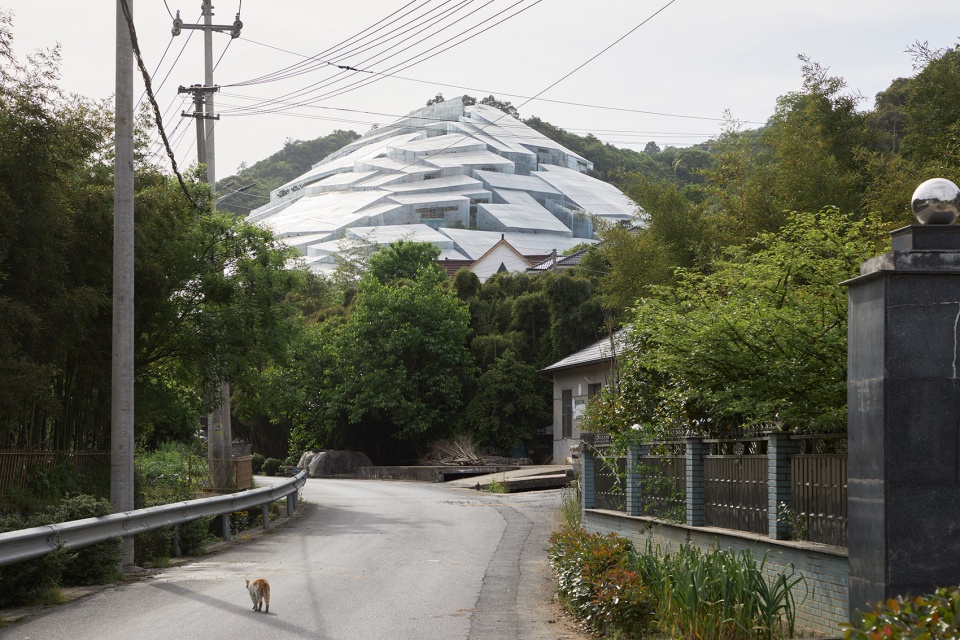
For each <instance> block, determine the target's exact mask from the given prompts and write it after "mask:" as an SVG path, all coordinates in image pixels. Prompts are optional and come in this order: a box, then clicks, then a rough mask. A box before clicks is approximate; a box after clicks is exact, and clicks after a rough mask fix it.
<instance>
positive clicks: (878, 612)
mask: <svg viewBox="0 0 960 640" xmlns="http://www.w3.org/2000/svg"><path fill="white" fill-rule="evenodd" d="M843 637H844V638H846V639H847V640H874V639H877V640H880V639H882V640H887V639H888V638H889V639H891V640H900V639H901V638H923V639H924V640H946V639H948V638H951V639H953V638H958V637H960V587H943V588H940V589H937V591H936V592H934V593H933V594H930V595H924V596H915V597H910V598H904V597H902V596H901V597H898V598H896V599H888V600H887V601H886V602H885V603H883V604H881V605H879V606H878V607H877V608H876V609H874V610H873V611H872V612H870V613H863V614H860V620H859V621H858V622H857V624H854V625H849V626H848V627H847V628H846V630H845V631H844V634H843Z"/></svg>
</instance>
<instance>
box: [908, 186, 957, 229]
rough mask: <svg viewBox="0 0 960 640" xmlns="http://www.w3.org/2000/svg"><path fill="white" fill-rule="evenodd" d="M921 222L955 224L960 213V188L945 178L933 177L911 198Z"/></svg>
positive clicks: (911, 204) (912, 205) (911, 205)
mask: <svg viewBox="0 0 960 640" xmlns="http://www.w3.org/2000/svg"><path fill="white" fill-rule="evenodd" d="M910 207H911V208H912V209H913V215H915V216H917V220H919V221H920V224H953V222H954V221H955V220H956V219H957V215H958V214H960V188H958V187H957V185H955V184H954V183H952V182H950V181H949V180H946V179H944V178H931V179H930V180H927V181H926V182H924V183H922V184H921V185H920V186H919V187H917V189H916V191H914V192H913V197H912V198H911V199H910Z"/></svg>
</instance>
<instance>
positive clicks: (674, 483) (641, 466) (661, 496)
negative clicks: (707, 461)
mask: <svg viewBox="0 0 960 640" xmlns="http://www.w3.org/2000/svg"><path fill="white" fill-rule="evenodd" d="M666 446H667V449H666V450H664V451H663V452H662V453H660V454H649V455H645V456H638V457H637V473H638V474H639V475H640V478H641V480H640V487H641V488H640V497H641V498H640V499H641V503H640V508H641V509H642V511H643V515H646V516H651V517H654V518H664V519H667V520H679V521H681V522H682V521H683V520H685V506H686V502H687V462H686V458H685V456H684V455H683V444H682V443H678V444H670V445H666Z"/></svg>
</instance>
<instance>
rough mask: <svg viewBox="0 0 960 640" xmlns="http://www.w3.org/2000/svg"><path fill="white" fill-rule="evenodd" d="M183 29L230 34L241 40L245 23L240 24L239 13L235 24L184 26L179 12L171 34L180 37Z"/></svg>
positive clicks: (174, 20)
mask: <svg viewBox="0 0 960 640" xmlns="http://www.w3.org/2000/svg"><path fill="white" fill-rule="evenodd" d="M183 29H207V30H210V31H216V32H218V33H229V34H230V37H231V38H239V37H240V30H241V29H243V23H242V22H240V14H239V13H238V14H237V19H236V20H234V21H233V24H211V25H205V24H184V23H183V20H181V19H180V12H179V11H177V17H176V18H174V19H173V29H171V30H170V33H172V34H173V35H175V36H178V35H180V32H181V31H182V30H183Z"/></svg>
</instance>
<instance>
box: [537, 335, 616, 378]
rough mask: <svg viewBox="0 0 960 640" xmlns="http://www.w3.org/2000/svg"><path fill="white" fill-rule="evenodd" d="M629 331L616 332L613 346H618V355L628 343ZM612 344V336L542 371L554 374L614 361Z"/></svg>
mask: <svg viewBox="0 0 960 640" xmlns="http://www.w3.org/2000/svg"><path fill="white" fill-rule="evenodd" d="M629 330H630V328H629V327H624V328H623V329H620V330H618V331H614V333H613V344H614V345H615V346H616V350H617V353H619V352H620V350H621V349H622V348H623V345H624V343H625V342H626V337H627V332H628V331H629ZM610 343H611V339H610V336H607V337H606V338H604V339H603V340H600V341H598V342H595V343H594V344H592V345H590V346H589V347H584V348H583V349H580V351H577V352H576V353H574V354H571V355H569V356H567V357H566V358H564V359H563V360H558V361H557V362H554V363H553V364H551V365H550V366H549V367H544V368H543V369H541V371H542V372H543V373H553V372H556V371H561V370H563V369H572V368H573V367H582V366H584V365H588V364H597V363H598V362H606V361H608V360H612V359H613V356H614V355H615V354H614V350H613V348H612V347H611V344H610Z"/></svg>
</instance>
